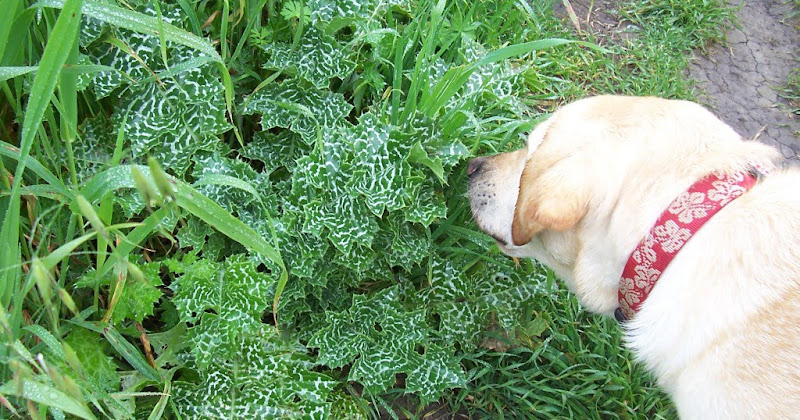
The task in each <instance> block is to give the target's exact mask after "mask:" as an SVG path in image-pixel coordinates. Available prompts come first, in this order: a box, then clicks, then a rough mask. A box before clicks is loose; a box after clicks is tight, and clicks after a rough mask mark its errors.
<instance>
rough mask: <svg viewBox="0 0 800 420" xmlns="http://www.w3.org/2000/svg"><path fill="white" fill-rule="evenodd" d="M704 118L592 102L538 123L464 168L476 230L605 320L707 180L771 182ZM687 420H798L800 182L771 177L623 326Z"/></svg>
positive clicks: (667, 273) (760, 149) (682, 106)
mask: <svg viewBox="0 0 800 420" xmlns="http://www.w3.org/2000/svg"><path fill="white" fill-rule="evenodd" d="M779 158H780V157H779V154H778V153H777V151H775V150H774V149H772V148H770V147H768V146H765V145H762V144H760V143H756V142H749V141H744V140H742V139H741V137H740V136H739V135H738V134H736V133H735V132H734V131H733V130H732V129H731V128H730V127H728V126H727V125H726V124H724V123H723V122H721V121H720V120H718V119H717V118H716V117H714V116H713V115H712V114H711V113H709V112H708V111H707V110H705V109H704V108H702V107H700V106H699V105H696V104H693V103H690V102H684V101H673V100H665V99H658V98H641V97H638V98H634V97H619V96H599V97H594V98H589V99H584V100H581V101H577V102H574V103H572V104H570V105H567V106H566V107H564V108H563V109H561V110H559V111H557V112H556V113H554V114H553V115H552V116H551V117H550V118H549V119H548V120H547V121H545V122H544V123H542V124H540V125H539V126H538V127H537V128H536V129H535V130H534V131H533V132H532V133H531V135H530V137H529V140H528V147H527V148H526V149H523V150H519V151H516V152H511V153H506V154H501V155H497V156H494V157H489V158H479V159H476V160H474V161H472V162H471V163H470V167H469V169H468V173H469V175H470V192H469V194H470V202H471V206H472V211H473V215H474V218H475V220H476V222H477V223H478V226H480V227H481V229H483V230H484V231H486V232H487V233H489V234H490V235H492V236H493V237H495V239H497V241H498V243H499V245H500V247H501V249H502V250H503V251H504V252H506V253H507V254H509V255H512V256H516V257H532V258H536V259H537V260H539V261H541V262H542V263H544V264H546V265H548V266H549V267H551V268H552V269H553V271H554V272H555V273H556V274H557V275H558V276H559V277H560V278H561V279H562V280H564V281H565V283H566V284H567V285H568V286H569V287H570V289H571V290H572V291H574V292H575V293H576V294H577V296H578V299H579V300H580V302H581V303H582V305H583V306H584V307H585V308H587V309H589V310H591V311H594V312H598V313H603V314H608V315H611V314H613V313H614V311H615V309H616V308H617V307H618V306H619V303H618V300H617V291H618V287H619V282H620V275H621V273H622V270H623V267H624V266H625V264H626V262H627V260H628V258H629V256H630V255H631V252H632V251H633V249H634V247H636V245H637V244H638V243H639V241H641V240H642V238H644V237H645V235H646V234H647V232H648V231H649V230H650V229H651V227H652V226H653V224H654V223H655V222H656V220H657V219H658V217H659V216H660V215H661V213H662V212H663V211H664V210H665V209H666V208H667V206H669V204H670V203H671V202H672V200H673V199H675V198H676V197H677V196H678V195H679V194H681V193H682V192H684V191H686V190H687V188H688V187H689V186H691V185H692V184H693V183H694V182H696V181H697V180H699V179H701V178H703V177H705V176H707V175H709V174H711V173H713V172H717V173H719V172H722V173H734V172H739V171H741V172H746V171H749V170H751V169H752V168H754V167H756V168H773V167H774V166H775V162H777V160H778V159H779ZM624 329H625V334H626V341H627V342H628V344H629V346H630V347H631V348H632V349H633V350H634V352H635V354H636V355H637V358H638V359H639V360H641V361H643V362H644V363H645V364H646V365H647V366H649V367H650V368H651V369H652V370H653V371H654V372H655V373H656V376H657V377H658V380H659V383H660V384H661V386H662V387H664V388H665V389H666V390H667V391H668V392H669V393H670V395H671V396H672V398H673V400H674V402H675V403H676V406H677V407H678V411H679V413H680V415H681V417H683V418H689V419H714V418H719V419H734V418H741V419H762V418H770V419H772V418H800V170H798V169H774V170H773V171H772V172H771V173H770V174H769V175H768V176H766V177H765V178H764V179H763V180H760V181H759V182H758V183H757V184H756V185H755V186H754V187H753V188H752V189H751V190H750V191H748V192H746V193H744V194H743V195H742V196H741V197H739V198H738V199H736V200H734V201H732V202H731V203H730V204H728V205H727V206H726V207H724V208H723V209H722V210H721V211H720V212H719V213H717V214H716V215H715V216H713V217H712V218H711V219H710V220H709V221H708V222H707V223H706V224H705V225H704V226H703V227H702V228H700V229H699V231H698V232H697V233H696V234H695V235H694V236H693V237H692V238H691V239H690V240H689V241H688V242H687V243H686V245H685V246H684V248H683V249H682V250H680V252H678V254H677V255H676V256H675V258H674V260H672V262H671V263H670V264H669V266H668V267H667V268H666V269H665V270H664V272H663V274H662V276H661V278H660V280H658V283H656V285H655V287H654V288H653V290H652V292H651V293H650V295H649V297H647V299H646V300H645V301H644V303H643V304H642V306H641V309H640V311H639V312H638V313H636V315H635V316H634V317H633V319H632V320H630V321H628V322H627V323H626V324H625V328H624Z"/></svg>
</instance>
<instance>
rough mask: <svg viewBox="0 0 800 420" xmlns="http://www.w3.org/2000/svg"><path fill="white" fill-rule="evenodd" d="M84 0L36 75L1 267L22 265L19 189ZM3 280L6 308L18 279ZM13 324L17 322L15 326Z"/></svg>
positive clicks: (63, 18)
mask: <svg viewBox="0 0 800 420" xmlns="http://www.w3.org/2000/svg"><path fill="white" fill-rule="evenodd" d="M82 3H83V0H66V2H65V3H64V7H63V9H62V10H61V13H60V14H59V16H58V19H57V21H56V24H55V26H54V27H53V31H52V33H51V34H50V39H51V40H58V42H48V43H47V45H46V46H45V48H44V53H43V54H42V59H41V61H40V62H39V66H40V69H39V71H37V72H36V75H35V76H34V79H33V86H32V87H31V94H30V97H29V99H28V106H27V107H26V109H25V120H24V121H23V124H22V139H21V142H20V143H21V146H20V157H21V159H20V160H19V163H18V164H17V169H16V173H15V176H14V184H13V186H12V187H11V197H10V200H9V206H8V209H7V210H6V214H5V217H4V223H3V228H2V231H1V232H0V244H1V246H2V250H0V266H2V267H10V266H12V265H15V264H16V263H18V258H19V257H18V256H19V249H20V247H19V208H20V196H19V188H20V186H21V184H22V174H23V173H24V171H25V163H26V158H27V157H28V154H29V153H30V150H31V147H32V146H33V141H34V137H35V136H36V131H37V129H38V128H39V125H40V124H41V121H42V118H43V117H44V113H45V110H46V109H47V108H48V106H49V104H50V98H51V97H52V96H53V92H54V91H55V88H56V83H57V81H58V76H59V73H60V72H61V67H62V66H63V65H64V63H65V62H66V61H67V57H68V56H69V55H70V53H71V52H72V49H73V47H74V44H75V42H76V41H77V36H78V29H79V28H80V22H81V5H82ZM4 277H5V278H4V279H3V280H4V281H3V284H4V287H3V290H2V291H0V292H1V293H2V295H0V298H2V303H3V305H6V306H8V304H9V303H10V299H11V294H12V293H13V290H14V287H15V284H16V282H17V280H18V279H16V278H14V277H12V274H11V272H10V271H9V272H6V275H5V276H4ZM12 324H13V323H12Z"/></svg>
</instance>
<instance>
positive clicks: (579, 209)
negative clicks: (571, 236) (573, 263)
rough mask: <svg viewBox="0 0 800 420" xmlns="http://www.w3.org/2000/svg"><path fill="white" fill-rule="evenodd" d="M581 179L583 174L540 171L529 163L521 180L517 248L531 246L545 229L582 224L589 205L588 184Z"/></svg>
mask: <svg viewBox="0 0 800 420" xmlns="http://www.w3.org/2000/svg"><path fill="white" fill-rule="evenodd" d="M558 166H562V165H558ZM545 169H547V170H545ZM579 178H580V175H579V174H575V173H574V172H573V173H567V172H565V171H563V170H559V168H553V167H550V168H541V167H540V168H537V167H536V165H534V164H533V163H532V159H531V160H528V162H527V164H526V165H525V169H524V170H523V171H522V176H521V177H520V180H519V196H518V197H517V205H516V208H515V209H514V221H513V222H512V225H511V237H512V239H513V241H514V245H517V246H522V245H525V244H527V243H528V242H530V241H531V239H533V236H534V235H536V234H537V233H539V232H541V231H542V230H545V229H547V230H555V231H565V230H567V229H569V228H571V227H573V226H575V225H576V224H578V222H579V221H580V220H581V219H582V218H583V216H584V215H586V212H587V210H588V204H589V200H588V196H587V194H586V191H585V189H586V188H585V187H584V186H583V185H584V182H582V180H581V179H579Z"/></svg>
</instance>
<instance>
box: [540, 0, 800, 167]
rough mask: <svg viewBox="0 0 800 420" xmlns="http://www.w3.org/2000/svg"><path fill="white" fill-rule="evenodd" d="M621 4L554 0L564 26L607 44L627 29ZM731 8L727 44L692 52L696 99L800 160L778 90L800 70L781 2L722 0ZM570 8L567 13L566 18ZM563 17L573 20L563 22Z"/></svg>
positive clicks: (796, 38)
mask: <svg viewBox="0 0 800 420" xmlns="http://www.w3.org/2000/svg"><path fill="white" fill-rule="evenodd" d="M622 1H623V0H594V1H592V0H570V1H556V2H555V4H556V6H555V7H556V13H557V14H558V15H560V16H563V17H564V19H565V21H566V22H567V23H568V24H570V25H573V26H576V27H579V30H581V31H591V32H592V33H593V34H594V35H595V36H596V37H598V38H600V39H601V41H602V40H604V39H605V40H607V41H609V42H620V41H622V42H624V40H625V38H626V37H629V36H631V35H630V34H631V33H632V31H627V30H626V28H627V26H628V25H630V23H629V22H625V21H624V20H620V18H619V14H618V13H617V8H618V5H619V4H621V3H622ZM728 3H729V4H730V5H731V7H734V8H735V9H736V10H738V12H737V15H738V22H736V27H735V28H733V29H731V30H730V31H728V33H727V42H726V43H724V44H714V45H710V46H708V47H707V48H706V49H705V51H695V53H694V58H693V60H692V63H691V65H690V67H689V69H688V70H687V73H688V75H689V76H690V77H691V78H693V79H694V80H695V81H696V82H697V89H696V91H697V97H696V98H695V100H696V101H697V102H699V103H701V104H703V105H705V106H706V107H708V108H709V109H711V110H712V111H713V112H714V113H715V114H716V115H717V116H718V117H719V118H721V119H722V120H723V121H725V122H726V123H728V125H730V126H731V127H733V128H734V129H735V130H736V131H737V132H738V133H739V134H741V135H742V137H744V138H747V139H757V140H758V141H761V142H764V143H767V144H769V145H772V146H774V147H776V148H778V149H779V150H780V152H781V154H783V156H784V157H786V158H787V159H789V160H791V161H794V162H798V161H800V137H799V136H800V121H798V118H797V116H796V115H794V114H792V112H791V111H790V106H789V104H788V103H787V101H786V100H785V99H784V98H782V97H780V95H779V92H781V90H782V89H784V87H785V86H786V83H787V79H788V77H789V74H790V73H791V71H792V70H793V69H794V68H797V67H800V61H798V58H800V31H798V22H797V21H796V20H795V21H789V14H790V12H791V11H792V5H791V4H789V3H787V2H786V0H750V1H745V0H728ZM569 8H571V9H572V11H573V13H570V11H569ZM570 16H573V17H572V18H570Z"/></svg>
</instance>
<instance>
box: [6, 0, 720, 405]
mask: <svg viewBox="0 0 800 420" xmlns="http://www.w3.org/2000/svg"><path fill="white" fill-rule="evenodd" d="M340 3H341V4H340V5H339V6H337V7H330V4H328V3H327V2H322V1H318V2H311V1H308V2H303V1H293V0H286V1H278V0H260V1H259V0H244V1H242V2H238V3H235V4H234V3H229V2H217V3H197V4H192V3H189V2H182V1H181V2H177V4H167V3H165V2H144V1H142V2H120V3H119V4H118V6H114V5H111V4H106V3H102V4H101V3H97V2H94V1H90V0H84V1H78V0H67V1H60V0H51V1H48V2H44V3H43V4H44V5H45V6H46V7H43V8H41V9H36V8H32V6H33V3H32V2H28V1H25V0H0V8H2V10H5V11H8V13H7V14H6V15H5V16H4V17H3V18H0V19H2V23H3V25H0V48H3V49H4V50H0V90H2V98H3V99H2V100H0V122H1V123H0V136H2V138H1V139H0V140H3V143H2V144H0V156H1V158H0V214H2V217H3V220H4V222H3V227H2V232H0V262H1V263H2V264H1V265H0V266H2V269H0V279H2V288H0V292H2V295H1V296H0V297H2V299H3V305H2V306H0V308H2V311H0V326H2V330H3V331H2V337H3V338H2V343H3V344H2V347H0V360H2V362H3V363H2V371H0V381H2V385H0V397H2V398H0V404H2V405H1V406H0V416H2V417H8V416H15V415H16V416H19V417H31V418H47V417H55V418H63V417H65V416H73V417H79V418H106V417H108V418H145V417H147V418H176V417H193V416H200V417H214V416H226V415H230V414H231V413H233V414H234V415H236V416H239V417H247V418H249V417H256V416H259V415H260V416H262V417H268V418H269V417H288V418H309V417H311V418H322V417H324V416H325V415H326V414H327V415H328V416H329V418H380V417H382V416H383V417H392V416H393V414H394V416H395V417H397V416H407V417H421V416H422V415H423V414H424V413H425V409H426V407H428V406H429V403H431V402H433V401H436V402H438V404H440V405H443V406H444V407H445V409H446V410H449V411H451V412H459V413H465V414H467V415H469V416H470V417H471V418H534V417H536V418H553V417H575V418H673V417H675V413H674V409H673V407H672V406H671V404H670V403H669V401H668V399H667V398H666V397H665V395H664V394H663V393H661V392H660V391H659V390H658V389H657V387H655V385H654V384H653V383H652V378H651V377H650V376H649V375H648V374H647V373H646V372H643V371H642V369H641V367H640V366H638V365H637V364H635V363H634V362H632V361H631V355H630V353H628V352H627V351H626V350H624V346H623V344H622V341H621V335H620V331H619V328H618V326H617V325H616V324H615V323H614V322H613V321H611V320H608V319H603V318H599V317H595V316H592V315H590V314H587V313H586V312H583V311H582V310H581V309H580V307H579V305H578V304H577V302H576V301H575V299H574V297H573V296H571V295H570V294H569V293H567V292H566V291H564V290H562V289H560V288H559V287H558V286H556V285H555V284H554V283H553V282H554V279H552V276H550V277H548V273H547V271H546V270H545V269H543V268H542V267H540V266H537V265H535V264H532V263H529V262H525V263H523V264H522V266H520V267H515V266H514V263H513V262H511V261H510V260H508V259H507V258H505V257H503V256H501V255H500V253H499V252H498V250H497V249H496V248H493V247H491V245H490V244H491V242H492V241H491V240H490V239H489V238H487V237H485V236H484V235H482V234H480V233H478V232H477V231H476V229H475V226H474V224H472V223H471V221H470V215H469V206H468V203H467V201H466V199H465V197H464V193H465V188H466V177H465V174H464V167H463V166H464V162H465V161H466V160H467V159H468V158H469V157H470V156H474V155H479V154H484V153H492V152H496V151H502V150H509V149H512V148H515V147H519V146H520V145H521V143H522V141H523V138H524V133H525V132H527V131H528V130H530V128H531V127H532V126H533V125H534V124H535V121H536V120H537V119H539V118H541V117H542V116H544V115H546V113H547V112H548V111H549V110H551V109H553V108H554V107H556V106H558V105H560V104H562V103H564V102H566V101H569V100H572V99H576V98H578V97H582V96H586V95H589V94H595V93H606V92H617V93H626V94H637V95H645V94H652V95H659V96H667V97H681V98H688V97H691V81H689V80H686V79H685V77H684V75H683V74H684V72H683V70H684V68H685V66H686V64H687V60H688V58H687V54H688V53H689V51H690V50H691V49H693V48H700V47H702V46H703V45H704V43H705V42H709V41H710V40H718V39H720V38H721V37H722V36H723V35H722V34H723V32H722V28H724V25H725V23H726V22H727V21H728V20H729V18H730V11H729V10H728V9H725V8H722V7H721V6H720V5H719V4H718V3H716V2H708V1H699V0H692V1H688V2H670V1H666V0H658V1H655V0H654V1H647V2H631V3H627V4H624V5H623V7H621V9H620V11H619V13H620V16H621V17H623V18H625V19H628V20H629V21H631V22H632V23H633V26H631V28H632V29H631V30H633V31H635V32H636V33H635V36H633V37H632V38H631V40H630V41H627V42H619V43H603V45H602V47H603V48H604V49H599V48H596V47H595V46H593V44H594V43H597V42H598V40H597V39H596V38H594V36H593V35H592V34H579V35H576V34H574V33H572V32H571V31H570V29H569V27H568V26H566V25H564V24H562V23H561V22H560V21H559V19H558V18H557V17H555V16H553V14H552V12H551V10H552V7H551V6H552V5H551V4H548V3H547V2H533V4H528V3H526V2H513V1H508V0H490V1H482V2H466V1H457V0H453V1H438V2H432V1H427V0H422V1H405V2H403V1H397V2H389V3H387V2H372V1H363V2H340ZM345 6H346V7H345ZM79 10H81V11H82V13H83V16H84V18H83V19H81V14H80V13H78V11H79ZM342 11H344V12H342ZM326 13H329V14H330V15H326ZM336 13H345V15H336ZM103 22H104V23H103ZM55 40H57V41H58V42H53V41H55ZM7 41H8V42H7ZM318 59H319V60H318ZM27 66H38V67H36V68H35V69H34V68H29V67H27ZM376 180H377V181H385V182H374V181H376ZM432 367H435V368H436V369H433V368H432Z"/></svg>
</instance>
